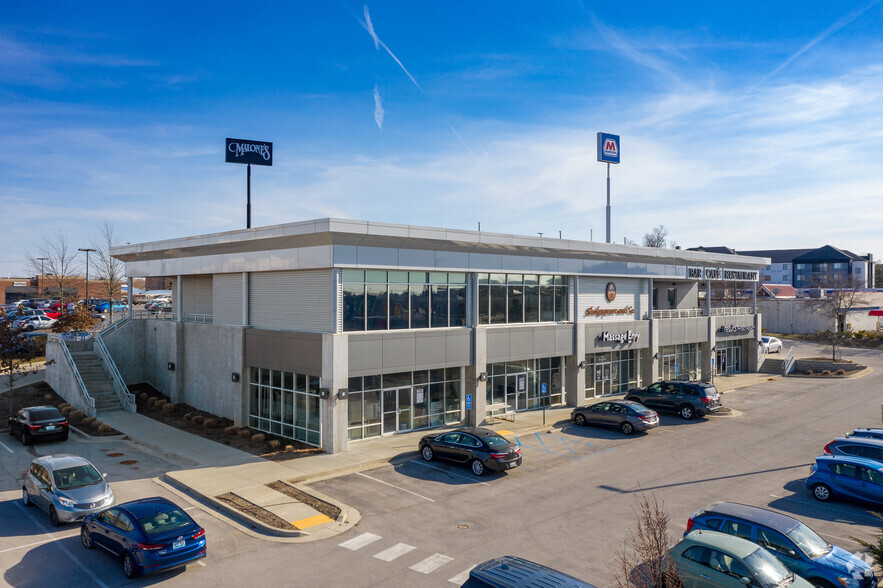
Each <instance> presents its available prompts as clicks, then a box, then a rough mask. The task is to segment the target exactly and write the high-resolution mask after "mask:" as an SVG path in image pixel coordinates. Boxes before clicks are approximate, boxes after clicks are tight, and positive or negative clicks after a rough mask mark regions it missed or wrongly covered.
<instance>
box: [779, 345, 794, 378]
mask: <svg viewBox="0 0 883 588" xmlns="http://www.w3.org/2000/svg"><path fill="white" fill-rule="evenodd" d="M796 366H797V360H796V359H794V347H790V348H789V349H788V354H787V355H785V359H783V360H782V375H783V376H787V375H788V374H790V373H791V372H793V371H794V368H795V367H796Z"/></svg>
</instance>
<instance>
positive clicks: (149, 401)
mask: <svg viewBox="0 0 883 588" xmlns="http://www.w3.org/2000/svg"><path fill="white" fill-rule="evenodd" d="M157 400H159V399H158V398H157V397H156V396H151V397H150V398H148V399H147V406H148V407H149V408H153V405H154V404H156V401H157Z"/></svg>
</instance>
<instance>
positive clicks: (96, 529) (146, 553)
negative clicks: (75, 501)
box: [80, 496, 206, 578]
mask: <svg viewBox="0 0 883 588" xmlns="http://www.w3.org/2000/svg"><path fill="white" fill-rule="evenodd" d="M80 541H81V542H82V543H83V547H85V548H86V549H94V548H95V547H100V548H101V549H102V550H104V551H106V552H107V553H108V554H110V556H111V557H113V558H114V559H117V560H119V561H120V562H121V563H122V565H123V573H125V574H126V577H127V578H134V577H136V576H138V575H140V574H155V573H157V572H165V571H168V570H172V569H175V568H180V567H183V566H186V565H187V564H190V563H193V562H195V561H197V560H200V559H203V558H204V557H205V555H206V537H205V529H203V528H202V527H200V526H199V524H198V523H197V522H196V521H194V520H193V519H192V518H190V516H188V515H187V513H186V512H184V509H182V508H179V507H178V506H177V505H176V504H175V503H174V502H172V501H170V500H167V499H165V498H160V497H158V496H157V497H154V498H144V499H142V500H135V501H132V502H126V503H124V504H119V505H117V506H115V507H113V508H109V509H106V510H104V511H102V512H100V513H98V514H94V515H90V516H87V517H86V518H85V519H84V520H83V525H82V526H81V527H80Z"/></svg>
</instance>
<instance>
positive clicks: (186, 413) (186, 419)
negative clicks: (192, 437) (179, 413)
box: [184, 412, 193, 421]
mask: <svg viewBox="0 0 883 588" xmlns="http://www.w3.org/2000/svg"><path fill="white" fill-rule="evenodd" d="M192 418H193V413H192V412H185V413H184V420H185V421H189V420H190V419H192Z"/></svg>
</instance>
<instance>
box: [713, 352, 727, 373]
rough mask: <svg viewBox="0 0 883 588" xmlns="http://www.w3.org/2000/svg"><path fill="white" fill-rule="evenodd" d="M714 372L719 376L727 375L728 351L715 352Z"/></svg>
mask: <svg viewBox="0 0 883 588" xmlns="http://www.w3.org/2000/svg"><path fill="white" fill-rule="evenodd" d="M714 363H715V366H714V372H715V373H716V374H717V375H721V374H725V373H727V350H726V349H716V350H715V352H714Z"/></svg>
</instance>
